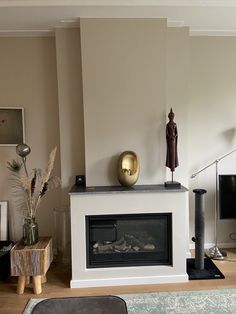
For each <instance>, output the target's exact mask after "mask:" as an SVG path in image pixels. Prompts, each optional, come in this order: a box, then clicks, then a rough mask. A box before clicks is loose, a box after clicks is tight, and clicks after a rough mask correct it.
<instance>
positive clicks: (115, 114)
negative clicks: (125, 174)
mask: <svg viewBox="0 0 236 314" xmlns="http://www.w3.org/2000/svg"><path fill="white" fill-rule="evenodd" d="M166 29H167V28H166V21H165V20H161V19H160V20H157V19H81V45H82V69H83V97H84V117H85V154H86V177H87V183H88V185H116V184H118V181H117V178H116V164H117V158H118V156H119V154H120V153H121V152H123V151H125V150H133V151H135V152H136V153H137V154H138V156H139V158H140V164H141V170H140V177H139V180H138V182H137V184H152V183H160V182H163V180H164V178H165V168H164V167H163V163H164V158H165V157H164V155H163V148H164V125H165V110H166V109H165V102H166V100H165V99H166V80H165V77H166Z"/></svg>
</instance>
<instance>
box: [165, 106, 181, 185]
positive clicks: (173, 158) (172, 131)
mask: <svg viewBox="0 0 236 314" xmlns="http://www.w3.org/2000/svg"><path fill="white" fill-rule="evenodd" d="M174 117H175V114H174V112H173V111H172V108H171V109H170V112H169V114H168V118H169V122H168V123H167V125H166V147H167V150H166V167H168V168H170V171H171V172H172V181H171V182H168V183H166V186H167V185H168V184H170V185H175V186H177V185H179V183H178V182H174V181H173V172H174V171H175V168H176V167H178V165H179V161H178V152H177V143H178V130H177V124H176V123H175V122H174ZM177 183H178V184H177Z"/></svg>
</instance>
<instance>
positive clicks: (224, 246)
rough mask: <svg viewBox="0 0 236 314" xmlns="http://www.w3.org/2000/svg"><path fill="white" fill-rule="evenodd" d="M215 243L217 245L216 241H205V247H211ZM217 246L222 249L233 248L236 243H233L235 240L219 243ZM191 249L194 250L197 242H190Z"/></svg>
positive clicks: (235, 246)
mask: <svg viewBox="0 0 236 314" xmlns="http://www.w3.org/2000/svg"><path fill="white" fill-rule="evenodd" d="M214 245H215V243H205V245H204V248H205V249H210V248H211V247H213V246H214ZM217 246H218V247H219V248H222V249H232V248H236V243H233V242H230V243H218V244H217ZM189 249H190V250H194V249H195V244H194V243H190V244H189Z"/></svg>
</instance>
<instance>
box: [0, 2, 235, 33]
mask: <svg viewBox="0 0 236 314" xmlns="http://www.w3.org/2000/svg"><path fill="white" fill-rule="evenodd" d="M80 17H142V18H151V17H159V18H167V19H168V25H169V26H188V27H189V29H190V34H191V35H223V36H224V35H236V0H126V1H125V0H49V1H46V0H38V1H37V0H24V1H21V0H0V34H2V35H4V34H5V35H10V34H17V33H19V34H20V33H25V34H27V33H29V34H32V33H35V34H37V33H41V34H42V33H45V34H47V33H48V32H53V31H54V28H55V27H67V26H68V27H71V26H73V25H75V24H77V23H78V22H79V18H80Z"/></svg>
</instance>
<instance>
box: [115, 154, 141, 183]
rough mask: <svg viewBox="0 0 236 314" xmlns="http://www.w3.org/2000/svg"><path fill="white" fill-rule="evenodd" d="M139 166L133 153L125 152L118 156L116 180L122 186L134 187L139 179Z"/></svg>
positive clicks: (137, 159)
mask: <svg viewBox="0 0 236 314" xmlns="http://www.w3.org/2000/svg"><path fill="white" fill-rule="evenodd" d="M139 172H140V164H139V158H138V156H137V155H136V153H135V152H133V151H125V152H123V153H122V154H121V155H120V156H119V160H118V169H117V174H118V180H119V182H120V184H121V185H123V186H132V185H134V184H135V183H136V182H137V180H138V177H139Z"/></svg>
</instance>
